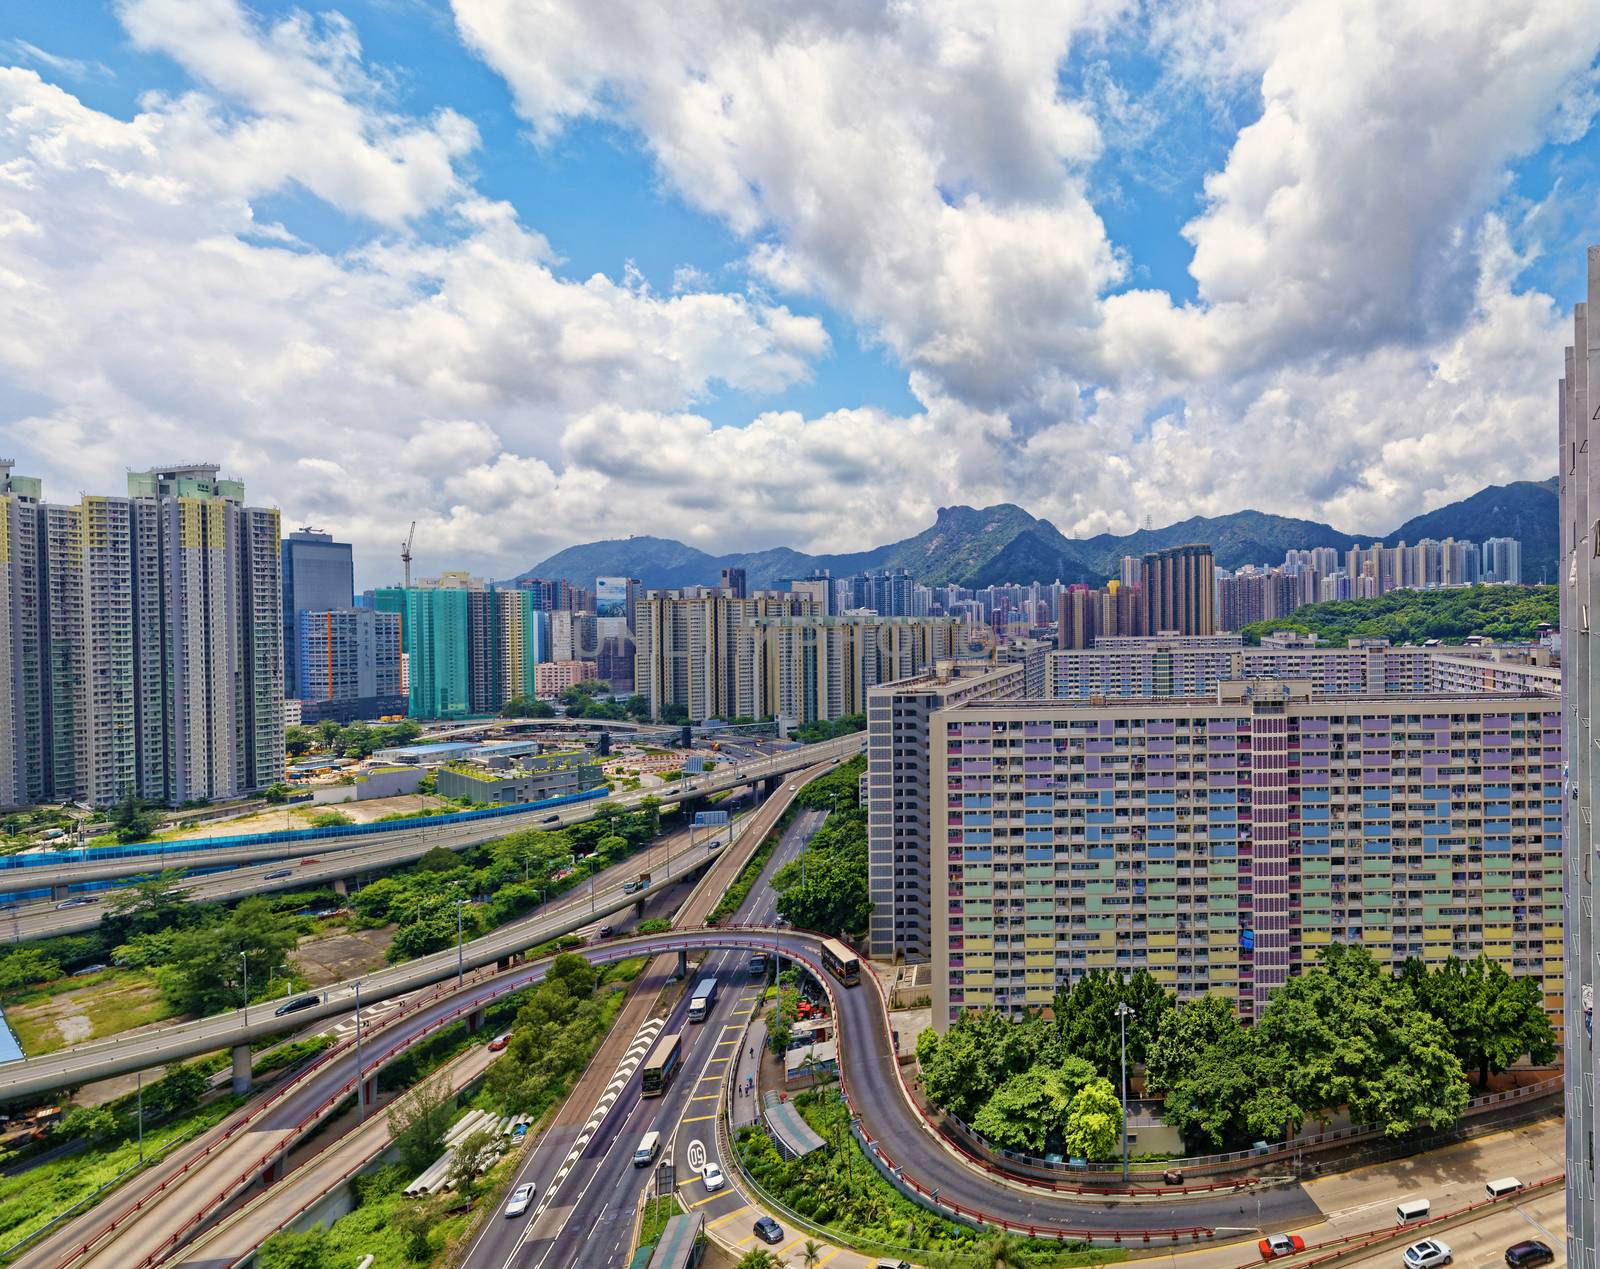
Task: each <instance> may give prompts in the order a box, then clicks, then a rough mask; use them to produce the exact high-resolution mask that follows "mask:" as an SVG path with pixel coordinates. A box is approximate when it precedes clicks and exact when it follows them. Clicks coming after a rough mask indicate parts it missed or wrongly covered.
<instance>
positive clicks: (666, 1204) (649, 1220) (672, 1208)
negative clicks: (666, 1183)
mask: <svg viewBox="0 0 1600 1269" xmlns="http://www.w3.org/2000/svg"><path fill="white" fill-rule="evenodd" d="M682 1211H683V1204H682V1203H680V1202H678V1196H677V1195H676V1194H663V1195H661V1196H660V1197H659V1198H653V1199H651V1200H650V1201H649V1202H648V1203H646V1204H645V1205H644V1223H643V1224H642V1225H640V1226H639V1246H641V1247H648V1246H650V1245H651V1244H652V1243H654V1242H655V1240H656V1239H658V1238H660V1237H661V1231H662V1230H664V1229H665V1228H666V1227H667V1222H668V1221H669V1220H671V1219H672V1218H673V1217H674V1216H677V1215H678V1214H679V1213H680V1212H682Z"/></svg>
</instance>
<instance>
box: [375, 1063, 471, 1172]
mask: <svg viewBox="0 0 1600 1269" xmlns="http://www.w3.org/2000/svg"><path fill="white" fill-rule="evenodd" d="M454 1113H455V1097H454V1095H453V1094H452V1093H451V1092H450V1089H449V1086H448V1085H447V1084H446V1083H445V1081H444V1080H442V1079H433V1080H426V1081H424V1082H423V1083H420V1084H417V1085H415V1086H414V1087H413V1088H412V1089H411V1091H410V1092H409V1093H407V1094H406V1095H405V1096H404V1097H402V1098H400V1099H399V1100H398V1101H396V1102H395V1103H394V1104H393V1105H391V1106H390V1107H389V1113H388V1120H389V1140H390V1141H392V1142H394V1146H395V1149H396V1150H397V1151H399V1153H400V1162H401V1163H403V1164H405V1166H406V1170H407V1171H409V1172H421V1171H422V1170H423V1169H424V1168H426V1167H428V1166H430V1165H431V1164H432V1163H433V1162H434V1161H435V1160H436V1159H438V1157H439V1156H440V1154H442V1153H443V1152H444V1134H445V1133H446V1132H447V1131H448V1130H449V1128H450V1120H451V1118H452V1117H453V1115H454Z"/></svg>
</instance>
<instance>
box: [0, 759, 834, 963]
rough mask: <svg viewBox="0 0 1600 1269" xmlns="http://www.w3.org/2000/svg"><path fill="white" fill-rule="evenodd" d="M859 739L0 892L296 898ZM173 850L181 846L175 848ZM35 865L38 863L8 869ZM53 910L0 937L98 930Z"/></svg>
mask: <svg viewBox="0 0 1600 1269" xmlns="http://www.w3.org/2000/svg"><path fill="white" fill-rule="evenodd" d="M863 739H864V737H863V735H862V734H860V733H857V734H854V735H851V736H844V737H840V738H839V739H837V740H829V741H823V742H821V743H820V744H815V745H802V746H798V747H796V748H794V749H790V750H786V751H785V752H784V753H781V754H776V755H774V756H772V757H769V758H762V759H758V760H756V761H754V762H744V763H736V764H735V763H730V764H728V765H726V766H719V767H717V768H715V769H714V770H712V771H710V772H707V773H706V774H704V775H700V776H695V777H693V778H691V779H686V780H676V781H673V782H672V783H670V784H665V785H662V786H660V787H659V788H652V789H649V790H638V789H634V790H629V791H627V792H625V793H616V794H611V795H610V796H598V795H593V794H578V795H575V796H573V797H570V798H556V799H551V800H549V801H545V802H534V803H525V804H521V805H518V806H512V807H493V808H488V809H485V810H479V811H461V812H456V813H453V814H447V815H439V816H433V817H430V818H427V819H416V820H398V821H393V822H391V823H388V824H374V825H343V826H340V827H337V828H325V829H292V830H287V831H285V832H281V833H260V834H253V835H251V836H249V837H240V838H233V839H227V841H228V844H227V845H217V844H212V845H208V846H205V847H204V848H199V849H194V848H184V849H173V848H172V847H163V846H160V845H157V846H155V847H153V848H146V849H144V850H140V849H139V848H138V847H120V848H112V847H106V848H101V849H99V850H86V851H72V852H65V851H63V852H56V853H53V854H52V855H50V856H46V857H37V856H12V857H10V858H7V859H0V891H4V890H6V889H17V890H20V889H30V890H32V889H38V888H42V887H44V886H46V885H48V886H51V887H52V889H56V890H57V893H58V897H59V898H61V899H64V898H66V896H67V895H68V894H69V893H70V892H69V891H67V890H65V889H58V888H61V887H67V886H69V885H71V884H81V883H83V882H87V881H104V880H109V879H112V878H117V877H134V876H141V875H146V874H150V873H155V872H159V871H162V870H163V869H168V868H184V869H195V868H212V869H216V868H227V869H228V870H229V871H227V872H226V873H221V874H218V873H213V874H211V875H209V876H199V877H190V878H188V879H187V880H185V881H184V882H182V883H180V884H181V885H182V886H183V888H185V889H187V890H189V891H190V892H191V893H192V894H193V895H194V897H195V898H196V899H238V898H243V897H244V896H246V895H251V894H263V893H267V892H269V891H273V890H299V889H304V888H306V887H307V886H312V885H319V884H325V883H328V882H332V881H336V880H338V879H339V878H341V877H351V876H356V875H359V874H361V873H365V872H376V871H381V870H383V869H387V868H395V867H398V866H400V865H402V864H407V863H412V862H414V861H416V860H418V859H421V858H422V856H423V855H425V854H427V853H428V852H429V851H430V850H433V849H435V848H436V847H441V846H442V847H444V848H446V849H447V850H465V849H466V848H468V847H470V846H477V845H481V844H482V843H484V842H488V841H494V840H496V839H497V838H501V837H504V836H506V835H507V834H509V833H514V832H518V831H520V830H523V829H528V828H538V829H548V830H552V831H554V830H556V829H560V828H565V827H567V826H568V825H570V824H577V823H581V822H582V821H584V820H587V819H591V818H593V817H594V815H595V814H596V812H597V811H598V810H599V809H600V808H601V807H612V808H614V809H616V810H618V811H630V810H635V809H637V808H638V807H639V805H640V804H641V803H643V802H644V801H645V800H646V799H647V798H654V799H655V800H656V801H657V802H659V803H661V804H662V805H664V806H672V805H676V804H677V803H679V802H683V801H688V800H693V799H696V798H702V797H707V796H709V795H711V794H713V793H721V792H725V791H731V790H733V789H738V788H742V787H744V786H746V785H750V784H756V783H762V782H769V781H770V782H777V781H779V780H781V779H783V778H784V777H786V776H788V775H791V774H792V773H794V772H796V771H800V770H803V769H805V768H806V767H810V766H814V765H816V764H817V763H819V762H824V761H828V762H831V761H833V760H835V759H837V760H840V761H842V760H843V759H845V758H847V757H850V756H853V755H854V754H855V753H857V752H858V751H859V750H860V748H861V745H862V742H863ZM173 845H174V846H180V845H181V846H185V847H186V844H183V843H174V844H173ZM68 853H70V854H71V855H72V856H74V858H73V859H71V860H58V856H59V855H64V854H68ZM41 858H43V859H44V860H45V861H46V862H33V863H17V862H15V861H17V860H22V859H31V860H35V861H38V860H40V859H41ZM242 865H260V866H256V867H248V868H247V867H243V866H242ZM102 893H103V892H102ZM73 897H87V896H80V895H74V896H73ZM56 903H57V899H52V900H47V901H40V902H37V903H24V904H19V905H18V906H17V907H16V908H14V909H12V910H11V911H9V912H0V939H6V938H10V939H11V940H13V941H18V942H20V941H23V940H26V939H35V938H46V937H49V936H51V935H56V934H74V933H78V932H79V931H82V930H89V929H93V928H94V927H95V926H96V925H98V924H99V923H100V915H101V913H100V910H99V907H98V905H96V904H86V905H84V906H80V907H71V908H65V909H62V908H59V907H57V906H56Z"/></svg>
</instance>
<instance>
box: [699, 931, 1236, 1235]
mask: <svg viewBox="0 0 1600 1269" xmlns="http://www.w3.org/2000/svg"><path fill="white" fill-rule="evenodd" d="M723 928H726V929H738V928H740V927H738V926H729V927H723ZM756 928H760V927H756ZM811 937H815V938H820V937H822V936H821V935H815V934H813V935H811ZM751 946H752V947H753V948H754V949H755V950H770V951H771V952H772V953H773V954H774V955H776V956H781V957H784V958H786V959H788V960H791V961H796V962H798V963H799V964H801V965H804V966H805V967H806V969H807V970H809V971H810V972H811V975H812V977H814V978H815V979H816V980H817V981H818V982H819V983H820V984H821V985H822V989H823V990H824V991H826V992H827V993H828V1001H829V1005H830V1006H831V1008H832V1010H833V1016H834V1018H835V1019H837V1018H839V1017H840V1013H839V997H838V992H839V990H840V989H839V988H838V987H837V985H836V983H835V980H834V978H833V976H832V975H831V974H829V973H827V971H826V970H824V969H823V967H822V964H821V961H820V960H819V959H813V958H812V957H810V956H808V955H803V954H800V953H797V952H796V951H795V950H794V949H793V948H784V947H781V946H779V945H778V944H776V943H774V944H772V945H771V946H770V947H762V946H760V945H759V944H752V945H751ZM864 977H866V978H870V979H871V980H872V982H873V984H874V989H875V990H876V991H877V993H878V998H879V1003H880V1004H881V1005H883V1006H884V1009H885V1012H884V1014H883V1016H884V1018H885V1019H887V1017H888V1013H887V1003H888V1002H887V1000H886V999H885V997H884V995H883V984H882V983H881V982H879V981H878V978H877V975H876V974H873V973H871V972H870V971H868V972H867V973H866V974H865V975H864ZM841 1030H842V1029H841ZM890 1057H891V1062H892V1063H893V1065H894V1066H895V1068H896V1072H897V1074H898V1073H899V1063H898V1062H893V1054H892V1053H891V1055H890ZM846 1076H847V1072H846V1069H845V1066H844V1064H843V1063H842V1062H841V1064H840V1069H839V1091H840V1094H841V1095H842V1096H843V1097H844V1100H845V1105H846V1106H847V1107H848V1108H849V1110H850V1118H851V1126H850V1131H851V1134H852V1135H853V1136H855V1137H856V1139H857V1140H858V1141H859V1142H860V1143H861V1145H862V1148H863V1150H865V1152H866V1155H867V1157H868V1158H869V1159H871V1160H872V1161H873V1163H874V1164H875V1165H876V1166H877V1167H878V1171H879V1172H880V1174H882V1175H883V1176H884V1177H885V1178H886V1179H887V1180H888V1181H889V1182H890V1184H892V1185H894V1186H895V1188H896V1189H899V1190H900V1192H901V1193H903V1194H905V1195H906V1197H907V1198H910V1199H911V1200H912V1201H913V1202H916V1203H918V1204H919V1205H920V1206H922V1207H925V1208H927V1209H928V1210H930V1211H932V1212H934V1213H936V1214H938V1215H940V1216H943V1217H945V1218H946V1219H953V1220H955V1221H958V1222H959V1223H962V1224H969V1225H980V1226H984V1227H987V1228H991V1229H1005V1230H1009V1231H1011V1232H1013V1233H1018V1234H1025V1235H1027V1236H1028V1237H1029V1238H1053V1239H1056V1240H1058V1241H1063V1242H1066V1241H1071V1242H1101V1243H1106V1242H1110V1243H1114V1244H1118V1245H1120V1244H1121V1243H1122V1242H1124V1241H1125V1240H1127V1241H1135V1240H1137V1241H1142V1242H1144V1243H1149V1242H1151V1241H1152V1240H1156V1239H1167V1240H1169V1241H1171V1242H1173V1243H1177V1242H1180V1241H1182V1240H1183V1239H1185V1238H1187V1239H1189V1240H1190V1241H1192V1242H1198V1241H1200V1240H1201V1239H1202V1238H1211V1237H1213V1236H1214V1234H1215V1232H1216V1231H1215V1230H1213V1229H1212V1228H1210V1227H1209V1226H1201V1225H1194V1226H1181V1227H1176V1228H1162V1229H1139V1230H1106V1229H1101V1230H1094V1229H1078V1228H1071V1227H1066V1226H1058V1225H1048V1224H1041V1223H1021V1222H1016V1221H1011V1220H1008V1219H1006V1218H1005V1217H1003V1216H996V1215H994V1214H993V1213H990V1212H986V1211H984V1210H982V1209H981V1208H973V1207H967V1206H965V1205H963V1204H960V1203H956V1202H953V1201H951V1200H948V1199H945V1198H943V1197H941V1196H940V1195H939V1194H938V1191H937V1189H936V1188H935V1187H931V1186H927V1185H924V1184H923V1183H922V1182H920V1181H918V1180H917V1179H916V1178H915V1177H914V1176H911V1175H910V1174H908V1173H907V1172H906V1170H905V1169H904V1168H903V1167H901V1166H899V1165H897V1164H896V1163H895V1162H894V1160H893V1159H892V1158H890V1156H889V1154H888V1153H887V1152H886V1151H885V1150H884V1148H883V1146H882V1144H881V1143H879V1142H878V1141H876V1140H875V1139H874V1138H873V1137H872V1136H871V1134H869V1133H868V1132H867V1131H866V1129H865V1128H864V1127H863V1126H862V1121H861V1117H860V1115H859V1114H858V1113H857V1111H856V1105H855V1101H854V1099H853V1098H852V1096H851V1091H850V1084H849V1081H848V1079H847V1077H846ZM899 1078H900V1080H901V1087H902V1090H903V1089H904V1079H905V1077H904V1075H903V1074H901V1075H899ZM908 1100H909V1096H908ZM723 1122H725V1120H724V1121H723ZM741 1173H742V1169H741ZM754 1188H755V1189H756V1192H757V1193H761V1194H763V1197H765V1194H764V1191H762V1190H761V1189H760V1187H759V1186H756V1187H754Z"/></svg>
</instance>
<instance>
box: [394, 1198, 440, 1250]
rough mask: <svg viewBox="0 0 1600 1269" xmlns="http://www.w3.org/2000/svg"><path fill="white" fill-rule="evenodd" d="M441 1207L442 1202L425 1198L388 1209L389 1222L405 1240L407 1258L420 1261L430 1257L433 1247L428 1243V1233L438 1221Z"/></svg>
mask: <svg viewBox="0 0 1600 1269" xmlns="http://www.w3.org/2000/svg"><path fill="white" fill-rule="evenodd" d="M442 1207H443V1204H441V1203H439V1202H438V1201H437V1200H433V1199H425V1200H423V1201H422V1202H410V1203H402V1204H400V1206H399V1207H395V1208H390V1209H389V1220H390V1222H392V1223H393V1225H394V1227H395V1228H396V1229H398V1230H399V1231H400V1235H401V1237H403V1238H404V1239H405V1240H406V1244H405V1253H406V1258H407V1259H409V1260H415V1261H419V1262H421V1261H426V1260H428V1259H430V1258H431V1257H432V1255H433V1249H432V1248H431V1247H430V1246H429V1245H428V1234H429V1231H431V1230H432V1229H433V1227H434V1226H435V1225H437V1224H438V1223H439V1218H440V1216H441V1215H442V1214H443V1212H442Z"/></svg>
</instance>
